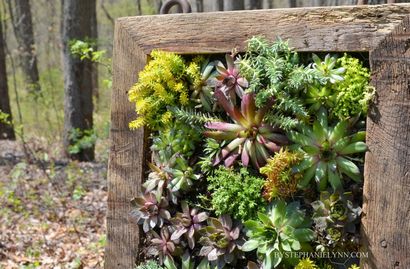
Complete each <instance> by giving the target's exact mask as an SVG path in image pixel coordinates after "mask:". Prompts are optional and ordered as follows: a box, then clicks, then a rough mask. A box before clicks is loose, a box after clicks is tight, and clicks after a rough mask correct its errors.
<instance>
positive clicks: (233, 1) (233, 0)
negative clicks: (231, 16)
mask: <svg viewBox="0 0 410 269" xmlns="http://www.w3.org/2000/svg"><path fill="white" fill-rule="evenodd" d="M243 9H245V5H244V0H225V1H224V10H226V11H229V10H243Z"/></svg>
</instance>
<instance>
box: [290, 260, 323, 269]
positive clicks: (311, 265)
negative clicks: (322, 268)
mask: <svg viewBox="0 0 410 269" xmlns="http://www.w3.org/2000/svg"><path fill="white" fill-rule="evenodd" d="M294 269H319V267H318V266H317V265H316V264H315V262H314V261H312V260H311V259H309V258H305V259H301V260H300V261H299V263H298V264H297V265H296V266H295V268H294Z"/></svg>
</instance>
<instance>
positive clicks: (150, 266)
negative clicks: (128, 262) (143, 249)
mask: <svg viewBox="0 0 410 269" xmlns="http://www.w3.org/2000/svg"><path fill="white" fill-rule="evenodd" d="M135 269H164V267H162V266H161V265H159V264H158V263H157V262H156V261H153V260H149V261H146V262H144V263H143V264H140V265H138V266H137V267H136V268H135Z"/></svg>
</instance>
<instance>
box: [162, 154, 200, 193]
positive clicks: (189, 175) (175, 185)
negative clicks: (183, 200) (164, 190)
mask: <svg viewBox="0 0 410 269" xmlns="http://www.w3.org/2000/svg"><path fill="white" fill-rule="evenodd" d="M168 172H169V173H170V174H171V182H170V183H169V188H170V190H171V191H172V192H177V191H180V190H182V191H185V190H188V189H189V188H190V187H191V186H192V185H193V184H194V181H196V180H198V179H199V178H200V177H201V176H200V175H199V174H195V172H194V169H193V168H192V167H191V166H189V164H188V162H187V161H186V160H185V159H183V158H177V159H176V165H175V167H174V168H171V169H169V170H168Z"/></svg>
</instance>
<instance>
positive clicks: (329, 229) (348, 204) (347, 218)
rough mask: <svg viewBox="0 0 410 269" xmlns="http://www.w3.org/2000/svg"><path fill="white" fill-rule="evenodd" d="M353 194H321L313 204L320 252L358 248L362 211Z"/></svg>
mask: <svg viewBox="0 0 410 269" xmlns="http://www.w3.org/2000/svg"><path fill="white" fill-rule="evenodd" d="M351 196H352V195H351V193H344V194H339V193H333V194H330V193H329V192H327V191H325V192H321V193H320V199H319V200H316V201H314V202H312V203H311V205H312V207H313V217H312V219H313V221H314V224H315V225H314V227H315V230H316V233H317V235H318V238H317V241H318V242H319V245H318V246H317V248H318V249H319V250H327V249H329V248H330V247H331V248H332V249H349V248H350V249H352V247H354V246H357V244H358V241H359V238H358V236H357V233H356V232H357V231H356V225H357V223H358V221H359V218H360V215H361V212H362V209H361V208H360V207H359V206H357V205H355V204H354V203H353V201H352V197H351Z"/></svg>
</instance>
